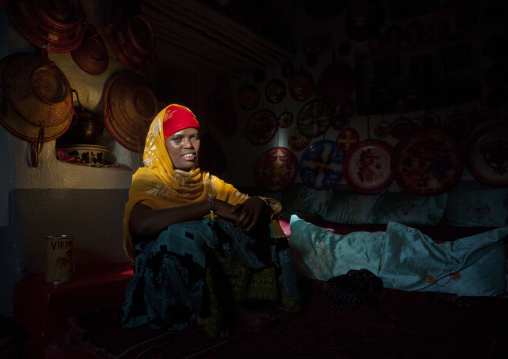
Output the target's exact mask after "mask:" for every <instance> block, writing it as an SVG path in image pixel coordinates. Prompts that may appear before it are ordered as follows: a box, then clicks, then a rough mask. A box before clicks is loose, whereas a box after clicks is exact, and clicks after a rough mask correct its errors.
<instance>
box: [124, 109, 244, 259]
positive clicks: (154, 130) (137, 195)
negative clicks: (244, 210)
mask: <svg viewBox="0 0 508 359" xmlns="http://www.w3.org/2000/svg"><path fill="white" fill-rule="evenodd" d="M169 106H179V107H181V108H183V109H186V110H188V111H190V110H189V109H188V108H186V107H184V106H180V105H169ZM169 106H168V107H169ZM168 107H166V108H165V109H163V110H162V111H160V112H159V114H158V115H157V116H156V117H155V118H154V120H153V121H152V124H151V125H150V129H149V131H148V135H147V136H146V142H145V150H144V153H143V164H144V167H140V168H139V169H138V170H137V171H136V173H135V174H134V175H133V176H132V184H131V188H130V190H129V200H128V202H127V204H126V206H125V213H124V219H123V230H124V249H125V252H126V253H127V255H128V257H129V258H130V260H131V261H134V244H133V240H132V233H131V231H130V229H129V217H130V213H131V211H132V209H133V208H134V206H135V205H136V204H137V203H142V204H144V205H146V206H148V207H150V208H153V209H157V208H167V207H173V206H178V205H182V204H186V203H191V202H194V201H200V200H204V199H207V198H210V199H214V198H217V199H220V200H222V201H225V202H228V203H230V204H232V205H236V204H238V203H242V202H244V201H245V200H246V199H247V198H249V196H247V195H246V194H243V193H241V192H239V191H238V190H237V189H236V188H234V187H233V186H232V185H230V184H228V183H226V182H224V181H223V180H221V179H220V178H218V177H216V176H214V175H210V173H208V172H202V171H201V169H200V168H199V166H196V167H193V168H191V169H190V170H189V171H188V172H187V171H182V170H178V169H174V168H173V162H172V161H171V158H170V157H169V154H168V152H167V150H166V143H165V140H164V133H163V121H164V120H165V119H166V120H171V118H169V119H168V118H167V116H166V118H165V116H164V115H165V112H166V109H167V108H168Z"/></svg>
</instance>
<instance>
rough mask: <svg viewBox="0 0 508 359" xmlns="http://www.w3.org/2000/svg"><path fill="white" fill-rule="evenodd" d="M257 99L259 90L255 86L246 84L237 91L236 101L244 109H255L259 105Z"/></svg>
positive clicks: (258, 98) (258, 99)
mask: <svg viewBox="0 0 508 359" xmlns="http://www.w3.org/2000/svg"><path fill="white" fill-rule="evenodd" d="M259 101H260V95H259V91H258V89H257V87H255V86H252V85H246V86H244V87H243V88H242V89H241V90H240V92H239V93H238V103H239V104H240V106H241V107H242V108H243V109H244V110H247V111H250V110H253V109H255V108H256V107H257V106H258V105H259Z"/></svg>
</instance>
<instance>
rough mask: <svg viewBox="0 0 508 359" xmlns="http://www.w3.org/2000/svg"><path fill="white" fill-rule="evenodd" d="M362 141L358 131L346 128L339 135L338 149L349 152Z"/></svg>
mask: <svg viewBox="0 0 508 359" xmlns="http://www.w3.org/2000/svg"><path fill="white" fill-rule="evenodd" d="M359 140H360V136H359V135H358V132H356V130H353V129H352V128H345V129H343V130H341V131H339V133H338V134H337V140H336V143H337V147H338V148H340V149H341V150H342V151H344V152H347V151H349V149H350V148H351V147H353V146H354V145H356V144H357V143H358V141H359Z"/></svg>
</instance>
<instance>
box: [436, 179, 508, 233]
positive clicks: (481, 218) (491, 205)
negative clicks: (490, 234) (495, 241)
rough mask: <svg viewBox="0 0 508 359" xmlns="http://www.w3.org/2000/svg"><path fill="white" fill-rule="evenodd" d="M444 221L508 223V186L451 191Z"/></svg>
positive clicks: (455, 222) (481, 225) (471, 224)
mask: <svg viewBox="0 0 508 359" xmlns="http://www.w3.org/2000/svg"><path fill="white" fill-rule="evenodd" d="M445 221H446V224H449V225H452V226H469V227H470V226H479V227H500V226H506V225H508V188H491V189H485V190H473V191H453V192H451V193H450V196H449V198H448V204H447V207H446V215H445Z"/></svg>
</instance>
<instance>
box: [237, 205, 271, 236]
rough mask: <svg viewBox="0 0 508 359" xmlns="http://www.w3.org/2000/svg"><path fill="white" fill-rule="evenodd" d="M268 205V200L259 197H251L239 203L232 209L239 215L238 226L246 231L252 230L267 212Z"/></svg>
mask: <svg viewBox="0 0 508 359" xmlns="http://www.w3.org/2000/svg"><path fill="white" fill-rule="evenodd" d="M266 206H267V205H266V202H265V201H263V200H262V199H261V198H259V197H249V198H248V199H247V200H246V201H245V202H243V203H242V204H237V205H236V206H235V207H234V208H233V210H232V213H233V214H237V215H238V217H237V219H236V221H235V224H236V226H237V227H240V228H242V229H243V230H245V231H246V232H250V231H252V230H253V229H254V227H256V225H257V223H258V222H259V220H260V219H261V218H262V217H263V216H264V215H265V214H266V212H265V210H266Z"/></svg>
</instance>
